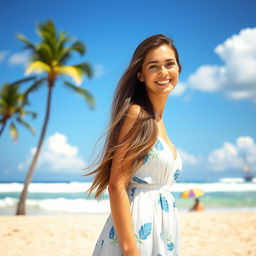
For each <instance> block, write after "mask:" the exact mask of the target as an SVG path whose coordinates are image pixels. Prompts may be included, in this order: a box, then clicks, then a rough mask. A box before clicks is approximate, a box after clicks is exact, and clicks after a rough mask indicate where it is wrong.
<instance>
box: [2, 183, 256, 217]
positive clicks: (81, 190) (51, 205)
mask: <svg viewBox="0 0 256 256" xmlns="http://www.w3.org/2000/svg"><path fill="white" fill-rule="evenodd" d="M90 185H91V183H89V182H77V181H73V182H32V183H31V184H30V186H29V192H28V195H27V200H26V213H27V214H30V215H38V214H108V213H110V205H109V197H108V193H107V192H106V193H105V194H104V196H103V198H102V199H101V200H100V201H97V200H95V199H94V197H93V195H91V196H90V197H87V194H86V190H87V189H88V188H89V187H90ZM22 187H23V183H20V182H0V215H14V214H15V212H16V206H17V202H18V199H19V194H20V191H21V190H22ZM172 188H173V190H172V194H173V196H174V198H175V200H176V206H177V208H178V211H179V212H183V211H184V212H185V211H188V209H189V208H190V207H191V206H192V205H193V203H194V198H188V199H184V198H181V197H180V195H181V193H182V192H183V191H185V190H187V189H189V188H200V189H202V190H203V191H205V195H204V196H202V197H200V201H201V202H202V203H203V204H204V206H205V211H256V179H255V178H254V180H253V181H252V182H244V181H243V179H240V178H226V179H220V180H217V181H215V182H206V181H205V182H203V181H198V182H195V181H193V182H177V183H175V184H174V185H173V187H172Z"/></svg>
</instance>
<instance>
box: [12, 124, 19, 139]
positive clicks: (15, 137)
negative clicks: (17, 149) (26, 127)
mask: <svg viewBox="0 0 256 256" xmlns="http://www.w3.org/2000/svg"><path fill="white" fill-rule="evenodd" d="M10 135H11V137H12V138H13V140H14V142H15V141H16V140H17V139H18V136H19V133H18V130H17V128H16V126H15V124H14V123H13V122H12V123H11V125H10Z"/></svg>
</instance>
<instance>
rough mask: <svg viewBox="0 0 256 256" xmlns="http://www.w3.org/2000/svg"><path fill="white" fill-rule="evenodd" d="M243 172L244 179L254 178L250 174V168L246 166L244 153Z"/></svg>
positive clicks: (250, 179)
mask: <svg viewBox="0 0 256 256" xmlns="http://www.w3.org/2000/svg"><path fill="white" fill-rule="evenodd" d="M243 172H244V173H245V175H244V177H243V178H244V181H246V182H251V181H252V179H253V178H254V175H253V174H252V170H251V169H250V168H249V166H248V163H247V158H246V155H244V166H243Z"/></svg>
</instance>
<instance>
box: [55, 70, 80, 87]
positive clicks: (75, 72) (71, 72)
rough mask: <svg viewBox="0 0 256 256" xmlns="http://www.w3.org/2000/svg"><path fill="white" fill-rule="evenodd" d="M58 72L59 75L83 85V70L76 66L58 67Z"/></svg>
mask: <svg viewBox="0 0 256 256" xmlns="http://www.w3.org/2000/svg"><path fill="white" fill-rule="evenodd" d="M56 71H57V72H58V73H59V74H62V75H67V76H69V77H71V78H72V79H73V80H74V81H75V82H76V83H77V85H80V84H81V83H82V80H83V71H82V69H81V68H77V67H75V66H61V67H56Z"/></svg>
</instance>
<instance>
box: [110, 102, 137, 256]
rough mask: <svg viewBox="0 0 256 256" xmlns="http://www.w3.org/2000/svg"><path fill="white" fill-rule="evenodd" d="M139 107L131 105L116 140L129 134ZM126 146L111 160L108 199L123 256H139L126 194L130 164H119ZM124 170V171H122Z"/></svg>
mask: <svg viewBox="0 0 256 256" xmlns="http://www.w3.org/2000/svg"><path fill="white" fill-rule="evenodd" d="M139 111H140V106H138V105H132V106H130V107H129V109H128V116H127V117H126V118H125V120H124V123H123V126H122V128H121V130H120V134H119V138H118V140H119V141H120V140H122V139H123V137H124V136H125V135H126V134H127V133H128V132H129V130H130V129H131V127H132V126H133V124H134V122H135V121H136V118H137V117H138V114H139ZM127 147H128V145H124V146H123V147H121V148H120V149H118V150H117V151H116V152H115V156H114V158H113V160H112V166H111V173H110V179H109V186H108V192H109V198H110V208H111V214H112V218H113V222H114V227H115V230H116V233H117V237H118V241H119V243H120V246H121V248H122V250H123V255H124V256H139V255H140V254H139V251H138V249H137V245H136V239H135V236H134V232H133V228H132V218H131V210H130V202H129V198H128V195H127V192H126V188H127V185H128V183H129V180H130V174H131V171H130V172H129V171H128V169H130V170H131V166H132V165H131V163H128V164H126V165H125V166H124V165H122V166H120V165H119V163H120V161H122V159H123V158H124V155H125V152H126V149H127ZM124 170H125V171H124Z"/></svg>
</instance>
